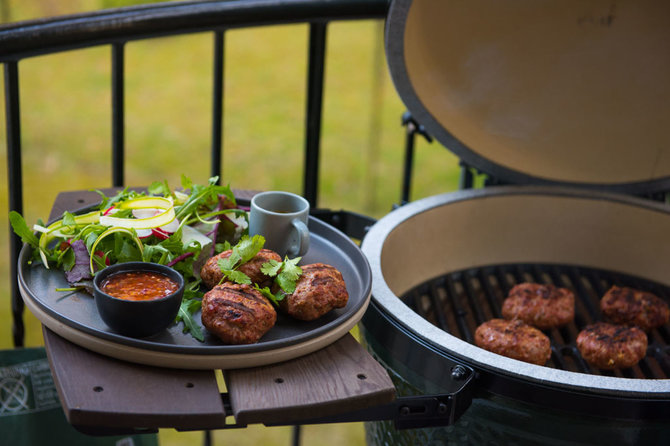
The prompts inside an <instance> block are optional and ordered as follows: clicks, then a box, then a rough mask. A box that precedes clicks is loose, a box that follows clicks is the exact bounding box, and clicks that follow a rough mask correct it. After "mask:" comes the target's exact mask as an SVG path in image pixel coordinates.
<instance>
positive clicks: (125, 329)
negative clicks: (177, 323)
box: [93, 262, 184, 338]
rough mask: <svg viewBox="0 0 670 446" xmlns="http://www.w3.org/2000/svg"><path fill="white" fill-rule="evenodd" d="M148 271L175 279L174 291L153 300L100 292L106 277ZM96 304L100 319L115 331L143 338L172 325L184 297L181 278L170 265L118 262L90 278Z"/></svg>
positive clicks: (182, 279)
mask: <svg viewBox="0 0 670 446" xmlns="http://www.w3.org/2000/svg"><path fill="white" fill-rule="evenodd" d="M131 271H151V272H155V273H160V274H163V275H165V276H167V277H169V278H170V279H172V280H174V281H175V282H176V283H177V285H178V288H177V291H175V292H174V293H172V294H170V295H168V296H165V297H162V298H160V299H154V300H143V301H134V300H124V299H119V298H116V297H113V296H110V295H109V294H107V293H105V292H104V291H102V288H101V285H102V283H103V281H104V280H105V279H106V278H108V277H109V276H111V275H113V274H117V273H122V272H131ZM93 286H94V297H95V305H96V306H97V307H98V312H99V313H100V317H101V318H102V320H103V321H104V322H105V323H106V324H107V325H108V326H109V327H110V328H111V329H112V330H114V331H116V332H118V333H120V334H123V335H126V336H132V337H137V338H141V337H146V336H151V335H152V334H155V333H158V332H159V331H161V330H164V329H165V328H166V327H168V326H169V325H170V324H171V323H172V322H174V320H175V317H176V316H177V313H178V312H179V306H180V305H181V299H182V296H183V295H184V278H183V277H182V275H181V274H180V273H178V272H177V271H175V270H174V269H172V268H170V267H169V266H165V265H160V264H158V263H148V262H127V263H117V264H116V265H111V266H108V267H107V268H105V269H103V270H102V271H100V272H99V273H97V274H96V275H95V277H94V278H93Z"/></svg>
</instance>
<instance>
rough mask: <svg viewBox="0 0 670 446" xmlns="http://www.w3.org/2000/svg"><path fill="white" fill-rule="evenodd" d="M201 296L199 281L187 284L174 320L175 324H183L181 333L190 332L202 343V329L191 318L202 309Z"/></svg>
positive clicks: (203, 338)
mask: <svg viewBox="0 0 670 446" xmlns="http://www.w3.org/2000/svg"><path fill="white" fill-rule="evenodd" d="M202 295H203V293H202V292H201V291H200V280H195V281H193V282H191V283H189V284H188V285H187V286H186V287H185V288H184V297H183V298H182V301H181V305H180V307H179V312H178V313H177V317H176V318H175V323H179V322H182V323H183V324H184V328H183V332H184V333H187V332H190V333H191V335H192V336H193V337H194V338H196V339H197V340H198V341H200V342H203V341H204V340H205V337H204V335H203V333H202V328H201V327H200V325H199V324H198V323H197V322H196V320H195V319H194V318H193V314H194V313H195V312H197V311H198V310H199V309H200V308H201V307H202Z"/></svg>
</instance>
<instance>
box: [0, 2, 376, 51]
mask: <svg viewBox="0 0 670 446" xmlns="http://www.w3.org/2000/svg"><path fill="white" fill-rule="evenodd" d="M388 2H389V1H388V0H209V1H207V0H201V1H180V2H166V3H157V4H150V5H140V6H132V7H126V8H118V9H111V10H103V11H96V12H90V13H83V14H75V15H68V16H60V17H52V18H47V19H39V20H30V21H24V22H16V23H10V24H6V25H2V26H0V62H5V61H8V60H18V59H22V58H25V57H30V56H36V55H42V54H49V53H55V52H59V51H64V50H68V49H74V48H84V47H89V46H96V45H104V44H108V43H113V42H119V41H130V40H138V39H145V38H150V37H158V36H164V35H171V34H185V33H192V32H200V31H207V30H212V29H226V28H236V27H249V26H264V25H277V24H286V23H306V22H316V21H331V20H355V19H373V18H383V17H384V16H385V14H386V11H387V9H388Z"/></svg>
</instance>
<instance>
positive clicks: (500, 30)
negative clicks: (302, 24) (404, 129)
mask: <svg viewBox="0 0 670 446" xmlns="http://www.w3.org/2000/svg"><path fill="white" fill-rule="evenodd" d="M399 33H400V34H403V35H401V36H398V34H399ZM398 37H401V38H398ZM387 55H388V61H389V68H390V71H391V75H392V77H393V79H394V83H395V84H396V88H397V89H398V91H399V93H400V96H401V98H402V99H403V100H404V102H405V104H406V105H407V106H408V108H409V110H410V111H412V112H413V114H414V116H415V117H416V118H417V120H418V121H419V122H421V123H422V124H424V125H425V126H426V128H427V129H428V130H429V131H430V132H431V133H433V135H434V136H435V137H436V138H437V139H438V140H439V141H440V142H442V143H443V144H444V145H445V146H446V147H447V148H448V149H450V150H452V151H454V152H455V153H456V154H457V155H459V156H461V157H462V158H463V159H464V160H465V161H467V162H469V163H470V164H471V165H473V166H475V167H479V168H482V169H483V170H485V171H487V172H489V173H493V174H494V175H498V176H499V177H501V178H503V179H508V180H510V181H515V182H528V181H529V179H528V178H527V177H533V178H534V179H540V181H544V180H549V181H556V182H563V183H566V182H567V183H576V184H582V183H584V184H586V185H595V184H598V185H611V184H616V183H619V184H621V183H640V182H650V181H657V182H658V180H659V179H664V178H667V177H670V130H669V129H670V1H667V0H658V1H652V0H629V1H616V0H598V1H596V0H574V1H569V0H550V1H549V0H547V1H537V0H511V1H501V0H468V1H448V0H443V1H437V0H414V1H413V2H412V1H410V0H400V1H397V2H395V3H394V5H393V7H392V9H391V13H390V16H389V21H388V23H387ZM489 163H492V164H491V165H490V164H489ZM492 165H494V167H493V168H491V166H492ZM491 170H494V171H493V172H491ZM664 186H667V183H666V184H665V185H664Z"/></svg>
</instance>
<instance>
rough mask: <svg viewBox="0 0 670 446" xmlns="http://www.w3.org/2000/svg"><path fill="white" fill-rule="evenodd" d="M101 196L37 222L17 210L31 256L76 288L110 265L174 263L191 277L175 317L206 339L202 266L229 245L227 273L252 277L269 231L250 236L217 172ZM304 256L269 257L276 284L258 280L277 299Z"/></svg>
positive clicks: (14, 216) (15, 224) (243, 214)
mask: <svg viewBox="0 0 670 446" xmlns="http://www.w3.org/2000/svg"><path fill="white" fill-rule="evenodd" d="M97 192H98V193H99V194H100V196H101V202H100V205H99V206H97V207H96V208H95V209H92V210H90V211H89V212H86V213H83V214H78V215H75V214H73V213H70V212H65V213H64V214H63V215H62V218H61V219H59V220H58V221H56V222H54V223H51V224H50V225H48V226H47V225H45V224H44V223H43V222H41V221H39V222H37V224H35V225H34V226H33V227H32V228H30V227H29V226H28V224H27V223H26V221H25V219H24V218H23V217H22V216H21V215H20V214H19V213H17V212H14V211H12V212H10V215H9V218H10V223H11V225H12V228H13V230H14V232H15V233H16V234H17V235H18V236H19V237H21V240H22V241H23V242H24V243H26V244H28V245H30V246H31V247H33V257H32V259H31V260H30V262H31V263H35V262H39V263H41V264H42V265H43V266H44V268H47V269H57V270H62V271H63V272H64V274H65V277H66V279H67V281H68V283H69V285H70V288H62V289H59V291H70V290H77V289H84V290H86V291H89V292H91V288H92V279H93V276H94V275H95V274H96V273H97V272H98V271H100V270H102V269H103V268H105V267H106V266H107V265H111V264H116V263H123V262H130V261H144V262H154V263H160V264H163V265H168V266H170V267H172V268H174V269H175V270H177V271H179V272H180V273H181V274H182V275H183V276H184V279H185V283H186V286H185V292H184V297H183V300H182V304H181V308H180V310H179V314H178V316H177V319H176V321H175V322H177V323H180V322H181V323H182V324H183V330H184V332H190V333H191V335H192V336H193V337H194V338H196V339H198V340H199V341H203V340H204V334H203V333H202V327H201V326H200V325H199V324H198V323H196V321H195V320H194V318H193V315H194V314H195V313H196V312H197V311H198V310H199V309H200V307H201V300H202V296H203V294H204V293H203V292H202V291H201V284H200V274H199V272H200V268H201V267H202V265H203V264H204V262H205V261H206V260H207V259H209V258H210V257H212V256H213V255H216V254H218V253H220V252H223V251H225V250H232V253H231V255H230V256H229V257H227V258H224V259H221V260H219V261H218V265H219V267H220V268H221V271H222V272H223V274H224V279H222V280H228V281H231V282H236V283H247V284H250V283H251V281H250V280H249V278H248V277H247V276H246V275H245V274H243V273H242V272H240V271H238V268H239V266H240V265H242V264H244V263H245V262H247V261H249V260H251V259H252V258H253V257H254V256H255V255H256V254H257V253H258V252H259V251H260V250H261V249H262V248H263V244H264V243H265V240H264V239H263V237H262V236H258V235H256V236H254V237H251V238H250V237H249V236H248V234H247V228H248V213H247V210H246V209H243V208H240V207H239V206H238V205H237V202H236V200H235V196H234V194H233V192H232V190H231V189H230V187H229V186H221V185H219V184H218V178H217V177H213V178H210V179H209V181H208V183H207V184H206V185H198V184H194V183H193V182H192V181H191V180H190V179H189V178H188V177H186V176H184V175H182V179H181V188H180V189H179V190H176V189H171V188H170V186H169V185H168V183H167V181H163V182H154V183H153V184H151V186H149V188H148V189H147V190H146V192H137V191H134V190H129V189H124V190H123V191H121V192H119V193H118V194H116V195H114V196H112V197H108V196H106V195H105V194H104V193H102V192H100V191H97ZM299 261H300V258H295V259H288V258H286V259H285V260H284V261H283V262H276V261H272V262H268V263H266V264H264V265H263V271H264V272H265V273H266V274H267V275H269V276H271V277H274V278H275V283H276V284H277V287H276V291H275V292H274V293H273V292H272V291H271V290H270V289H268V288H267V287H266V288H263V289H260V288H258V285H255V286H256V287H257V288H258V289H259V291H261V293H263V295H265V296H266V297H267V298H268V299H270V300H271V301H272V302H274V303H275V304H277V302H278V301H279V300H281V299H282V298H283V297H284V296H285V295H286V294H290V293H292V292H293V291H294V290H295V284H296V281H297V279H298V277H299V275H300V273H301V269H300V267H299V266H298V265H297V264H298V262H299Z"/></svg>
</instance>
